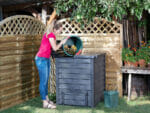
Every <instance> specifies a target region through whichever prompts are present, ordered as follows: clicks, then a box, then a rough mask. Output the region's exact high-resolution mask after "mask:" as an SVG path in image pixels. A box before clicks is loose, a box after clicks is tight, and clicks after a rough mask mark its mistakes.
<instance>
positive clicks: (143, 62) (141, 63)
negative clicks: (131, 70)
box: [139, 59, 146, 68]
mask: <svg viewBox="0 0 150 113" xmlns="http://www.w3.org/2000/svg"><path fill="white" fill-rule="evenodd" d="M139 66H140V67H142V68H143V67H146V62H145V60H144V59H140V60H139Z"/></svg>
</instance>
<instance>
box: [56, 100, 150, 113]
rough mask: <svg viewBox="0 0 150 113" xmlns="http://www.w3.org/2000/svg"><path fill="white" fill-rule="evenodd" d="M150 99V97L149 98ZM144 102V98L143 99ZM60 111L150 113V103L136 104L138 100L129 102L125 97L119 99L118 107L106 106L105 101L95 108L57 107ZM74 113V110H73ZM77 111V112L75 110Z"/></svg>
mask: <svg viewBox="0 0 150 113" xmlns="http://www.w3.org/2000/svg"><path fill="white" fill-rule="evenodd" d="M148 100H149V99H148ZM141 102H142V100H141ZM57 110H58V111H59V112H58V113H70V112H69V111H70V110H71V111H73V110H74V111H78V110H81V111H82V110H83V111H86V110H87V111H86V112H82V113H150V112H149V111H150V104H149V103H148V104H142V103H141V104H140V105H136V100H135V101H134V102H133V101H131V102H130V104H127V101H126V100H125V99H119V105H118V106H117V107H116V108H106V107H105V106H104V103H99V104H98V105H97V106H96V107H95V108H90V107H73V106H71V107H70V106H60V107H57ZM71 113H73V112H71ZM75 113H76V112H75Z"/></svg>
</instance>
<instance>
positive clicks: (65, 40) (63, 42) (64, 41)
mask: <svg viewBox="0 0 150 113" xmlns="http://www.w3.org/2000/svg"><path fill="white" fill-rule="evenodd" d="M69 38H70V37H67V38H65V39H64V40H62V44H65V43H66V42H67V40H68V39H69Z"/></svg>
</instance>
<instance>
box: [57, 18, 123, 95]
mask: <svg viewBox="0 0 150 113" xmlns="http://www.w3.org/2000/svg"><path fill="white" fill-rule="evenodd" d="M60 22H62V23H63V32H62V34H61V35H59V36H58V39H63V38H64V37H68V36H71V35H76V36H79V37H80V38H81V40H82V41H83V51H82V54H87V53H88V54H99V53H106V90H118V91H119V94H120V96H122V74H121V68H120V67H121V66H122V58H121V52H122V25H121V24H119V23H116V22H109V21H106V20H105V19H101V20H99V19H98V18H95V20H94V21H93V22H92V23H90V24H86V23H85V25H84V26H83V29H82V27H81V25H80V24H79V23H77V22H75V21H70V20H69V19H62V20H60Z"/></svg>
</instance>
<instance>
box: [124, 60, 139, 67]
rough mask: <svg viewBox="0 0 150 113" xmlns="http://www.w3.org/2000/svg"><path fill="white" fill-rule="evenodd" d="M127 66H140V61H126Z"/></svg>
mask: <svg viewBox="0 0 150 113" xmlns="http://www.w3.org/2000/svg"><path fill="white" fill-rule="evenodd" d="M124 65H125V66H126V67H138V62H130V61H124Z"/></svg>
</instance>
